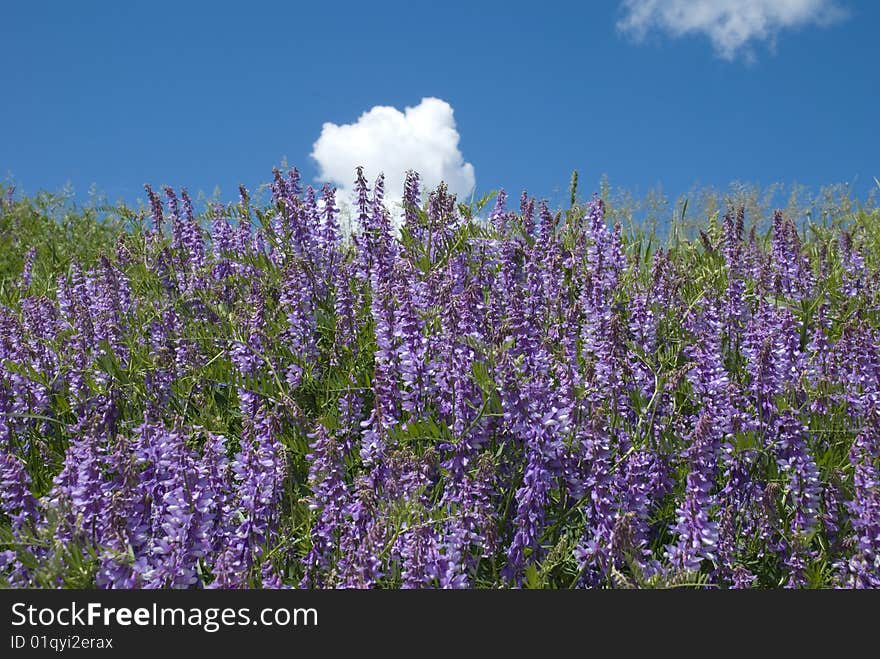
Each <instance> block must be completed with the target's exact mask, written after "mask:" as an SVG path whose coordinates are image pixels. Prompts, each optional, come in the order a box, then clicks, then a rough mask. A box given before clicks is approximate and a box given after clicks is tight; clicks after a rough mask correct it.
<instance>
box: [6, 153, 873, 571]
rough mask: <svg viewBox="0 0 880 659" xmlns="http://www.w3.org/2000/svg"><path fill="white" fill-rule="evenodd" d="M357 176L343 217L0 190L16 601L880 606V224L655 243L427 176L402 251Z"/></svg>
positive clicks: (693, 226) (720, 225)
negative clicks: (708, 600)
mask: <svg viewBox="0 0 880 659" xmlns="http://www.w3.org/2000/svg"><path fill="white" fill-rule="evenodd" d="M353 175H354V176H355V177H356V181H355V193H356V201H355V203H354V206H353V207H352V209H351V212H352V215H353V217H352V218H351V220H352V221H351V222H348V221H343V218H342V214H341V213H340V212H339V209H338V208H337V203H336V200H335V197H334V191H333V190H332V189H331V188H329V187H326V186H325V187H324V188H323V189H322V190H314V189H313V188H311V187H310V186H305V185H303V183H302V182H301V181H300V179H299V175H298V173H297V172H296V170H291V171H290V172H287V173H283V172H279V171H276V172H275V175H274V180H273V181H272V183H271V186H270V189H271V199H268V200H267V201H266V202H265V203H255V202H254V201H252V200H251V198H250V195H249V193H248V191H247V190H245V189H244V188H242V189H241V195H240V201H239V202H238V203H234V204H220V203H207V204H202V203H200V204H199V207H198V208H196V207H195V204H194V203H193V201H192V200H191V199H190V197H189V195H188V194H187V193H186V191H185V190H182V189H181V190H172V189H171V188H166V189H164V190H156V191H154V190H152V189H151V188H149V187H148V188H147V193H148V196H149V198H150V207H149V208H145V209H132V208H126V207H124V206H117V207H113V208H110V209H104V210H103V211H101V210H100V209H96V208H76V207H72V206H71V205H70V204H69V203H67V202H65V201H64V200H63V199H59V198H58V197H55V196H53V195H48V194H45V193H44V194H40V195H36V196H34V197H30V198H28V197H18V196H15V195H14V193H13V192H12V191H11V190H6V191H4V201H2V202H0V204H2V210H0V488H2V489H0V511H2V512H0V573H2V576H3V579H2V581H3V582H5V583H6V584H8V585H9V586H12V587H36V588H279V587H294V588H295V587H305V588H371V587H375V588H508V587H527V588H573V587H600V588H605V587H611V588H649V587H657V588H668V587H691V588H777V587H791V588H832V587H841V588H872V587H877V586H880V307H878V304H880V262H878V259H880V211H878V209H876V208H875V207H874V206H873V205H871V204H867V205H858V204H855V203H852V202H851V201H850V200H841V199H837V198H834V199H830V201H829V203H828V204H826V205H825V206H822V207H821V208H820V207H819V206H815V207H814V208H813V209H812V211H811V212H809V213H807V212H805V211H804V209H803V208H798V207H797V206H796V205H790V206H789V207H788V208H786V209H783V210H779V211H774V210H773V209H772V208H766V207H765V205H763V204H761V203H759V201H760V200H759V199H758V198H757V197H751V198H740V199H737V198H735V196H727V197H725V196H723V195H722V196H720V197H718V198H713V200H711V203H703V204H701V205H700V207H699V210H698V211H694V210H693V208H692V209H691V214H690V215H688V214H687V208H686V206H685V207H682V208H679V209H678V211H676V218H675V220H674V221H673V222H672V225H671V227H670V228H669V230H668V231H658V230H657V227H656V226H655V225H652V224H651V223H650V222H635V221H629V220H630V218H631V215H632V214H631V213H629V212H628V210H627V209H628V208H629V210H632V207H627V205H626V203H624V202H623V201H621V200H619V199H617V198H612V197H613V196H612V195H610V194H608V193H607V191H604V190H603V191H602V194H601V195H598V196H592V198H590V197H587V198H586V199H582V198H581V197H579V195H578V190H577V184H576V180H575V181H573V184H572V189H571V194H570V197H571V201H570V203H567V204H565V207H564V208H562V209H559V210H556V209H553V210H551V208H550V207H548V205H547V204H545V203H543V202H541V201H540V200H536V199H534V198H531V197H529V196H528V195H526V194H525V193H523V195H522V197H521V198H516V199H508V198H507V196H506V195H505V194H504V193H503V192H500V193H498V194H493V195H488V196H486V197H484V198H483V199H481V200H479V201H473V202H471V203H461V200H457V199H455V198H454V197H453V196H452V195H450V194H449V193H448V192H447V190H446V189H445V188H444V187H443V186H442V185H441V186H440V187H439V188H437V189H436V190H430V191H429V190H423V189H422V187H421V185H420V182H419V178H418V175H417V174H415V173H411V174H410V175H409V176H408V178H407V181H406V187H405V189H406V194H405V198H404V204H403V206H404V212H403V219H402V221H401V222H400V223H399V225H398V223H397V222H396V221H395V220H394V219H393V218H392V213H391V212H390V211H389V210H388V209H387V208H386V205H385V204H384V203H383V202H384V187H383V185H384V184H383V181H382V179H381V177H380V178H379V179H377V180H375V181H373V182H372V184H370V183H368V182H367V181H366V180H365V179H364V177H363V174H362V173H361V171H360V170H358V172H357V173H353ZM6 193H8V194H6ZM704 201H705V200H704ZM350 226H353V227H356V230H355V231H353V232H349V231H348V230H347V227H350Z"/></svg>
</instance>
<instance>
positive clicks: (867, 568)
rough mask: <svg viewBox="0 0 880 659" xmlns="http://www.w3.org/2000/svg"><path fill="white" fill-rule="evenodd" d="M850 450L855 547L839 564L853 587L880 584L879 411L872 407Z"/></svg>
mask: <svg viewBox="0 0 880 659" xmlns="http://www.w3.org/2000/svg"><path fill="white" fill-rule="evenodd" d="M869 418H870V421H869V422H868V424H866V428H865V429H864V430H863V431H862V432H861V433H859V435H858V437H856V440H855V441H854V442H853V444H852V448H851V450H850V454H849V461H850V464H851V465H852V466H853V468H854V469H855V473H854V476H853V486H854V496H853V498H852V500H851V501H849V502H847V504H846V508H847V510H848V511H849V513H850V515H851V517H850V520H851V523H852V529H853V536H854V539H855V551H854V553H853V555H852V556H851V557H850V558H849V560H847V561H845V562H843V563H842V565H840V566H839V569H840V572H841V577H842V580H843V584H844V585H845V586H847V587H850V588H880V468H878V460H880V432H878V431H877V421H878V419H880V415H878V413H877V412H876V411H872V413H871V415H870V417H869Z"/></svg>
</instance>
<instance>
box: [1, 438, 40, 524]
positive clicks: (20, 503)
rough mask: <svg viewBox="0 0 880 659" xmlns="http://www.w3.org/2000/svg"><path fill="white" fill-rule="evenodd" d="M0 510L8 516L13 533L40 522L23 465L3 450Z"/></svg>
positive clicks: (28, 478)
mask: <svg viewBox="0 0 880 659" xmlns="http://www.w3.org/2000/svg"><path fill="white" fill-rule="evenodd" d="M0 509H2V510H3V512H4V513H6V515H8V516H9V519H10V520H11V522H12V529H13V531H15V532H20V531H21V530H22V529H24V528H25V527H27V526H31V527H35V526H36V525H37V524H38V523H39V522H40V516H39V513H38V512H37V503H36V501H35V500H34V497H33V495H32V494H31V491H30V477H29V476H28V474H27V471H25V468H24V464H23V463H22V461H21V460H20V459H19V458H17V457H16V456H14V455H12V454H10V453H7V452H6V451H5V450H0Z"/></svg>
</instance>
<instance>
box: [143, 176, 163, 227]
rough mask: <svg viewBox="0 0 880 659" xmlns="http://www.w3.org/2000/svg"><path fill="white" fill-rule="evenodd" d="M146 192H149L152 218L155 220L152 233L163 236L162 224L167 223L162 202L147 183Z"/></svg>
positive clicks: (145, 184) (145, 185)
mask: <svg viewBox="0 0 880 659" xmlns="http://www.w3.org/2000/svg"><path fill="white" fill-rule="evenodd" d="M144 190H146V191H147V197H149V199H150V216H151V217H152V219H153V226H152V231H153V232H155V233H158V234H160V235H161V233H162V224H163V223H164V222H165V218H164V215H163V212H162V200H161V199H160V198H159V195H157V194H156V193H155V192H153V188H151V187H150V186H149V185H148V184H147V183H144Z"/></svg>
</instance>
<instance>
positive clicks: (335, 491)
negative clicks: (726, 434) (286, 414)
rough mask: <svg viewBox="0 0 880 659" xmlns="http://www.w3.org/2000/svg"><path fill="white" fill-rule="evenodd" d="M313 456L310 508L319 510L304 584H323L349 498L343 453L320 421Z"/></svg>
mask: <svg viewBox="0 0 880 659" xmlns="http://www.w3.org/2000/svg"><path fill="white" fill-rule="evenodd" d="M311 439H312V444H311V453H309V454H308V455H307V456H306V459H307V460H309V463H310V464H309V487H310V489H311V491H312V495H311V497H310V499H309V509H310V510H312V511H315V512H316V518H315V521H314V523H313V525H312V529H311V533H310V535H311V539H312V548H311V550H310V551H309V553H308V554H307V555H306V557H305V558H304V559H303V563H304V564H305V576H304V577H303V581H302V584H301V585H302V587H310V586H312V587H318V588H320V587H323V586H325V585H327V584H326V583H325V581H324V579H325V575H326V573H327V572H328V571H329V569H330V560H331V556H332V552H333V550H334V549H335V547H336V543H337V541H338V540H337V536H338V535H339V533H340V531H341V529H342V527H343V524H344V521H345V519H344V514H345V509H346V504H347V502H348V500H349V492H348V486H347V485H346V483H345V480H344V476H345V469H344V464H343V454H342V451H341V447H340V445H339V443H338V442H337V440H336V439H335V438H333V437H331V435H330V434H329V433H328V432H327V430H326V429H325V428H324V427H323V426H322V425H320V424H319V425H318V427H317V428H316V430H315V432H314V433H312V435H311Z"/></svg>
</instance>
